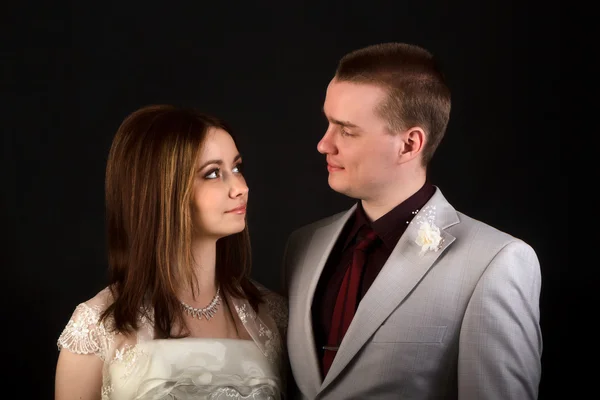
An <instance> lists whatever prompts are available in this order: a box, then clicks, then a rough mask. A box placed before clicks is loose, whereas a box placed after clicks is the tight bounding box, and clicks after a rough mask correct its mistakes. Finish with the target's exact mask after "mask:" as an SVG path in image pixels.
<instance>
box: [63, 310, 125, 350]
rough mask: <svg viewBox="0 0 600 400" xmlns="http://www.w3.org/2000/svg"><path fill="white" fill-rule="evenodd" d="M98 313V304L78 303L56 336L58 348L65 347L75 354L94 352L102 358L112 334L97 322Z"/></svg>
mask: <svg viewBox="0 0 600 400" xmlns="http://www.w3.org/2000/svg"><path fill="white" fill-rule="evenodd" d="M100 313H101V308H100V307H99V306H93V307H90V306H88V305H87V304H85V303H81V304H79V305H78V306H77V307H76V308H75V311H74V312H73V315H72V316H71V319H69V322H68V323H67V325H66V326H65V329H64V330H63V331H62V333H61V334H60V336H59V338H58V342H57V345H58V348H59V350H60V349H61V348H65V349H67V350H69V351H71V352H73V353H76V354H96V355H98V356H99V357H100V358H101V359H102V360H104V359H105V356H106V350H107V349H108V348H109V345H110V344H111V343H112V341H113V340H114V334H112V333H111V332H108V331H107V329H106V327H105V326H104V324H103V323H100V322H99V321H100Z"/></svg>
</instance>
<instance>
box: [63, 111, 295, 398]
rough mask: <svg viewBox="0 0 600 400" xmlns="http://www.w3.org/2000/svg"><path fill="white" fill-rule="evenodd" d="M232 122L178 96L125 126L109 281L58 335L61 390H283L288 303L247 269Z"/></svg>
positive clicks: (215, 394)
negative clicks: (182, 103) (177, 103)
mask: <svg viewBox="0 0 600 400" xmlns="http://www.w3.org/2000/svg"><path fill="white" fill-rule="evenodd" d="M241 163H242V159H241V156H240V154H239V153H238V150H237V147H236V144H235V142H234V140H233V138H232V136H231V130H230V129H229V128H228V127H227V125H226V124H225V123H224V122H222V121H220V120H218V119H216V118H214V117H211V116H208V115H205V114H201V113H198V112H196V111H193V110H188V109H182V108H176V107H173V106H168V105H160V106H148V107H144V108H142V109H139V110H137V111H136V112H134V113H132V114H131V115H129V116H128V117H127V118H126V119H125V120H124V121H123V123H122V124H121V126H120V127H119V129H118V131H117V133H116V135H115V137H114V140H113V144H112V147H111V149H110V153H109V157H108V162H107V169H106V187H105V189H106V215H107V233H108V260H109V268H110V282H109V285H108V287H106V288H105V289H104V290H102V291H100V292H99V293H98V294H97V295H96V296H94V297H93V298H91V299H90V300H87V301H85V302H83V303H81V304H79V305H77V307H76V308H75V310H74V312H73V315H72V316H71V318H70V320H69V321H68V323H67V325H66V327H65V328H64V330H63V332H62V333H61V335H60V337H59V339H58V347H59V349H60V354H59V357H58V362H57V367H56V381H55V398H56V400H68V399H103V400H105V399H116V400H125V399H127V400H129V399H144V400H146V399H178V400H181V399H221V398H227V399H231V398H238V399H240V398H241V399H246V398H252V399H281V398H283V396H284V393H285V382H284V378H285V376H286V372H285V368H286V365H287V359H286V352H285V349H284V346H283V344H284V340H283V338H284V337H285V329H286V326H287V305H286V304H285V302H284V299H283V297H281V296H279V295H277V294H275V293H274V292H271V291H269V290H267V289H266V288H265V287H263V286H261V285H259V284H258V283H255V282H253V281H252V280H250V279H249V266H250V242H249V237H248V230H247V227H246V206H247V202H248V187H247V186H246V182H245V180H244V177H243V175H242V172H241V171H242V170H241Z"/></svg>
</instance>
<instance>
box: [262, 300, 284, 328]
mask: <svg viewBox="0 0 600 400" xmlns="http://www.w3.org/2000/svg"><path fill="white" fill-rule="evenodd" d="M265 300H266V303H267V307H268V308H269V314H271V317H272V318H273V320H274V321H275V324H277V327H278V328H279V329H280V330H281V331H282V332H285V331H286V330H287V325H288V306H287V303H286V301H285V299H284V298H283V297H282V296H277V297H275V295H270V296H266V298H265Z"/></svg>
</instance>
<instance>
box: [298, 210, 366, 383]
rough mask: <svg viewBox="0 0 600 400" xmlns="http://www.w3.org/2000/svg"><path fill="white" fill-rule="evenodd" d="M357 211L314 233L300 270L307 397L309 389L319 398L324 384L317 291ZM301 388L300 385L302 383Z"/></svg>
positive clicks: (344, 215)
mask: <svg viewBox="0 0 600 400" xmlns="http://www.w3.org/2000/svg"><path fill="white" fill-rule="evenodd" d="M355 209H356V205H354V206H353V207H352V208H350V210H348V211H347V212H346V213H344V214H342V215H341V217H339V218H337V219H334V220H333V221H332V222H331V223H330V224H327V225H324V226H322V227H320V228H317V229H316V230H315V231H314V233H313V235H312V238H311V241H310V244H309V246H308V247H307V250H306V252H305V255H306V258H305V259H304V260H303V261H302V264H301V265H299V266H298V268H300V271H302V274H301V279H300V281H299V283H298V287H300V288H306V293H305V295H304V296H299V299H298V301H302V302H304V303H303V304H302V305H301V306H300V308H299V310H300V312H299V313H298V315H299V318H302V321H301V326H306V327H308V329H307V330H306V332H308V335H306V341H305V342H304V351H305V352H306V354H308V355H309V357H308V359H309V362H310V366H309V368H307V369H306V371H303V372H304V373H305V374H310V377H309V380H310V382H312V385H311V386H312V387H311V388H310V389H309V388H303V389H304V390H303V392H304V393H309V391H308V390H306V389H309V390H310V392H312V393H314V394H315V395H316V394H317V392H318V391H319V387H320V386H321V381H322V380H321V372H320V371H321V367H320V366H319V360H318V357H317V352H316V348H315V336H314V331H313V323H312V313H311V309H312V302H313V298H314V295H315V290H316V288H317V284H318V283H319V278H320V277H321V273H322V271H323V268H324V267H325V264H326V262H327V259H328V258H329V254H330V253H331V250H332V248H333V246H334V245H335V242H336V241H337V239H338V237H339V235H340V233H341V231H342V229H343V228H344V225H345V224H346V221H348V218H350V216H351V215H352V213H354V210H355ZM298 384H300V382H299V383H298Z"/></svg>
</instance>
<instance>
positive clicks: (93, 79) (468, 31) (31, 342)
mask: <svg viewBox="0 0 600 400" xmlns="http://www.w3.org/2000/svg"><path fill="white" fill-rule="evenodd" d="M215 3H218V4H213V3H212V2H203V1H197V2H189V3H185V2H183V3H180V2H172V3H170V4H169V5H167V2H156V3H151V2H139V3H134V2H123V3H121V4H119V3H118V2H114V3H111V2H79V4H75V3H73V4H61V3H57V2H45V3H42V2H39V3H37V4H31V3H24V2H23V3H18V4H10V5H9V4H8V3H7V4H4V5H2V11H0V14H2V17H1V18H2V24H1V27H0V29H1V31H0V32H1V33H2V45H1V46H2V47H1V48H2V53H1V62H2V64H1V68H2V69H1V72H2V75H1V81H0V82H1V89H2V90H1V92H2V94H1V99H2V129H3V145H2V164H1V167H2V170H1V175H0V176H1V177H2V182H3V184H2V196H1V197H0V202H1V203H0V224H1V225H2V229H1V231H2V237H1V240H0V246H1V247H0V254H1V259H0V260H1V262H2V271H3V274H2V275H3V277H2V279H3V290H2V297H3V298H2V302H1V304H3V305H4V306H3V307H2V320H3V322H2V331H3V335H5V338H4V339H3V347H5V350H3V353H5V354H6V357H8V359H9V360H11V361H10V367H9V370H10V371H11V372H10V373H11V374H14V376H9V378H8V379H9V380H11V379H22V378H24V377H29V378H33V382H34V384H33V385H31V387H27V388H26V390H25V393H26V395H25V397H26V398H35V399H37V398H52V395H53V385H54V382H53V380H54V368H55V363H56V357H57V354H58V353H57V349H56V339H57V337H58V335H59V334H60V332H61V330H62V329H63V327H64V325H65V324H66V322H67V321H68V319H69V316H70V315H71V313H72V311H73V309H74V307H75V306H76V305H77V304H78V303H79V302H81V301H84V300H86V299H88V298H90V297H92V296H94V295H95V294H96V293H97V291H99V290H100V289H102V288H103V287H104V286H105V285H106V257H105V239H104V199H103V196H104V193H103V185H104V168H105V162H106V157H107V154H108V149H109V146H110V143H111V140H112V137H113V135H114V132H115V130H116V129H117V127H118V125H119V124H120V122H121V121H122V119H123V118H124V117H125V116H126V115H127V114H129V113H130V112H132V111H134V110H135V109H136V108H138V107H141V106H143V105H147V104H150V103H173V104H178V105H184V106H196V107H198V108H200V109H202V110H204V111H206V112H209V113H214V114H216V115H218V116H220V117H222V118H224V119H226V120H228V121H229V122H230V123H231V124H232V125H233V127H234V130H235V133H236V134H237V136H238V138H239V147H240V150H241V152H242V154H243V156H244V164H245V168H246V170H245V171H246V172H245V173H246V178H247V181H248V184H249V187H250V203H249V209H248V220H249V227H250V232H251V235H252V245H253V254H254V257H253V259H254V269H253V276H254V277H255V278H256V279H257V280H259V281H261V282H263V283H264V284H265V285H267V286H268V287H271V288H273V289H278V288H279V282H280V277H281V273H280V262H281V257H282V253H283V247H284V243H285V240H286V238H287V235H288V234H289V233H290V232H291V231H292V230H293V229H295V228H297V227H299V226H301V225H303V224H305V223H308V222H311V221H313V220H316V219H318V218H321V217H324V216H327V215H330V214H333V213H335V212H338V211H341V210H343V209H345V208H347V207H349V206H350V205H351V204H352V201H351V200H349V199H347V198H345V197H343V196H342V195H340V194H337V193H335V192H333V191H332V190H331V189H330V188H329V187H328V185H327V171H326V168H325V162H324V159H323V156H321V155H320V154H318V152H317V151H316V144H317V142H318V140H319V139H320V137H321V136H322V134H323V133H324V131H325V128H326V122H325V119H324V118H323V116H322V113H321V107H322V103H323V99H324V94H325V89H326V85H327V83H328V82H329V80H330V79H331V77H332V74H333V72H334V70H335V67H336V63H337V61H338V59H339V58H340V57H341V56H342V55H343V54H345V53H346V52H348V51H350V50H353V49H355V48H358V47H362V46H365V45H369V44H373V43H377V42H387V41H405V42H410V43H414V44H418V45H421V46H424V47H426V48H428V49H429V50H430V51H432V52H433V53H434V54H436V55H437V56H438V57H439V59H440V60H441V62H442V65H443V68H444V70H445V73H446V75H447V77H448V82H449V85H450V87H451V90H452V94H453V105H452V115H451V120H450V124H449V127H448V132H447V136H446V138H445V139H444V141H443V142H442V145H441V146H440V148H439V150H438V153H437V154H436V156H435V158H434V160H433V163H432V164H431V167H430V172H429V173H430V179H431V181H432V182H433V183H434V184H436V185H438V186H439V187H440V188H441V190H442V191H443V193H444V196H445V197H446V198H447V199H448V200H449V201H450V202H451V203H452V204H453V205H454V206H455V207H456V208H457V209H458V210H459V211H462V212H464V213H466V214H468V215H470V216H472V217H474V218H477V219H480V220H483V221H485V222H487V223H489V224H491V225H494V226H496V227H497V228H499V229H502V230H504V231H507V232H508V233H510V234H512V235H514V236H517V237H520V238H522V239H524V240H525V241H527V242H528V243H530V244H531V245H532V246H533V247H534V249H535V250H536V251H537V253H538V256H539V259H540V262H541V267H542V276H543V288H542V299H541V311H542V329H543V334H544V354H543V359H542V361H543V375H542V383H541V388H540V398H541V399H546V398H551V395H552V394H553V393H554V392H555V390H556V389H557V388H558V387H559V385H560V379H558V378H559V376H560V375H562V374H563V368H564V367H565V366H563V365H561V361H560V357H559V355H560V354H561V345H562V343H561V338H562V334H561V332H560V329H561V327H563V324H564V322H563V318H564V317H565V314H566V312H567V304H566V302H565V300H564V298H562V299H561V297H562V295H561V294H564V293H566V292H565V290H570V289H571V285H570V282H569V281H568V280H566V274H565V271H566V267H567V243H566V236H565V234H564V232H566V231H567V228H568V218H569V213H567V212H564V211H565V210H567V209H568V201H567V194H568V189H569V187H568V178H567V176H566V172H565V171H564V170H563V168H562V167H561V164H563V163H564V159H563V157H562V152H561V146H562V145H563V144H562V143H561V138H560V135H559V133H560V127H559V111H560V110H559V107H560V104H559V95H558V86H559V75H560V50H559V46H558V43H559V41H560V40H559V29H558V21H559V10H558V1H552V2H544V3H543V4H536V3H532V2H527V1H526V2H508V1H499V0H493V1H487V2H480V1H476V0H468V1H454V2H446V1H441V0H440V1H419V2H408V1H388V2H385V1H305V2H293V3H292V2H289V3H288V2H275V1H270V2H269V1H256V2H242V1H239V2H227V1H222V2H215ZM561 232H563V234H561ZM5 378H6V376H5ZM5 380H6V379H3V381H5ZM27 380H30V379H27ZM22 390H23V389H22V388H21V391H22Z"/></svg>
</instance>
